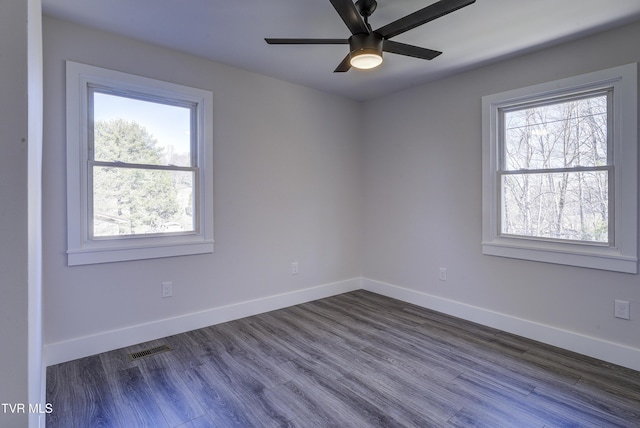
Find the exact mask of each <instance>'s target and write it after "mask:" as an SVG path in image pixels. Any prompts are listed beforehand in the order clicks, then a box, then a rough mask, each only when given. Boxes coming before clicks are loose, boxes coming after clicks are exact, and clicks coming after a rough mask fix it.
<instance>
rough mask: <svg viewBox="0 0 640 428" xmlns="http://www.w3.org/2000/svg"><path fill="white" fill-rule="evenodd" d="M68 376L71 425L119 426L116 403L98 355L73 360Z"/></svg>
mask: <svg viewBox="0 0 640 428" xmlns="http://www.w3.org/2000/svg"><path fill="white" fill-rule="evenodd" d="M71 376H72V378H71V379H69V381H70V382H71V385H72V388H71V389H72V391H73V393H72V394H73V399H72V401H71V414H72V415H73V424H72V425H71V426H74V427H96V428H97V427H105V428H106V427H110V428H111V427H114V428H115V427H120V426H121V423H120V418H119V407H118V403H117V401H116V399H115V397H114V395H113V394H112V392H111V390H110V388H109V385H108V383H107V376H106V373H105V371H104V368H103V366H102V362H101V361H100V357H99V356H95V355H94V356H91V357H86V358H81V359H79V360H77V364H76V370H74V373H73V374H72V375H71Z"/></svg>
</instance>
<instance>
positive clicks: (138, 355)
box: [129, 345, 173, 361]
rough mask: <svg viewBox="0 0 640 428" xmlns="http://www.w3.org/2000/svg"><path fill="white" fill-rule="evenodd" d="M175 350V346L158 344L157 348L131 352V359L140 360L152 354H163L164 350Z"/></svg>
mask: <svg viewBox="0 0 640 428" xmlns="http://www.w3.org/2000/svg"><path fill="white" fill-rule="evenodd" d="M167 351H173V348H172V347H171V346H169V345H161V346H156V347H155V348H149V349H144V350H142V351H138V352H133V353H131V354H129V359H130V360H131V361H135V360H139V359H140V358H145V357H150V356H152V355H157V354H162V353H163V352H167Z"/></svg>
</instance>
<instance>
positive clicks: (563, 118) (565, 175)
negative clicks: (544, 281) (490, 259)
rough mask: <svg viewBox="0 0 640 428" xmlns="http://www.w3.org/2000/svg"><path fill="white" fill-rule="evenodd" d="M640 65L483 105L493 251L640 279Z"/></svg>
mask: <svg viewBox="0 0 640 428" xmlns="http://www.w3.org/2000/svg"><path fill="white" fill-rule="evenodd" d="M636 68H637V67H636V65H635V64H632V65H628V66H622V67H616V68H614V69H609V70H604V71H600V72H595V73H590V74H588V75H582V76H577V77H573V78H569V79H564V80H561V81H556V82H550V83H547V84H542V85H537V86H533V87H528V88H524V89H518V90H513V91H508V92H504V93H500V94H495V95H491V96H486V97H483V126H484V129H483V252H484V254H489V255H497V256H505V257H513V258H520V259H527V260H534V261H542V262H551V263H559V264H567V265H575V266H584V267H592V268H599V269H606V270H615V271H621V272H630V273H636V272H637V206H636V205H637V144H638V140H637V77H636V76H637V71H636Z"/></svg>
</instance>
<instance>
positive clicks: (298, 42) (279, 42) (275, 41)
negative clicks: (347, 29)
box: [264, 38, 349, 45]
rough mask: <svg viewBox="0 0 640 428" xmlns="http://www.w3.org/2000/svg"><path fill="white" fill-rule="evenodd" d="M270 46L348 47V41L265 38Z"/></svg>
mask: <svg viewBox="0 0 640 428" xmlns="http://www.w3.org/2000/svg"><path fill="white" fill-rule="evenodd" d="M264 41H265V42H267V43H268V44H270V45H348V44H349V39H274V38H265V39H264Z"/></svg>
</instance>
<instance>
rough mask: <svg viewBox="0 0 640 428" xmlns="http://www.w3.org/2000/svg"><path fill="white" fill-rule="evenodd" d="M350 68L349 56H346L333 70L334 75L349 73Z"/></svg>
mask: <svg viewBox="0 0 640 428" xmlns="http://www.w3.org/2000/svg"><path fill="white" fill-rule="evenodd" d="M350 68H351V55H350V54H347V56H346V57H344V59H343V60H342V62H341V63H340V64H338V66H337V67H336V69H335V70H333V72H334V73H344V72H345V71H349V69H350Z"/></svg>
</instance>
